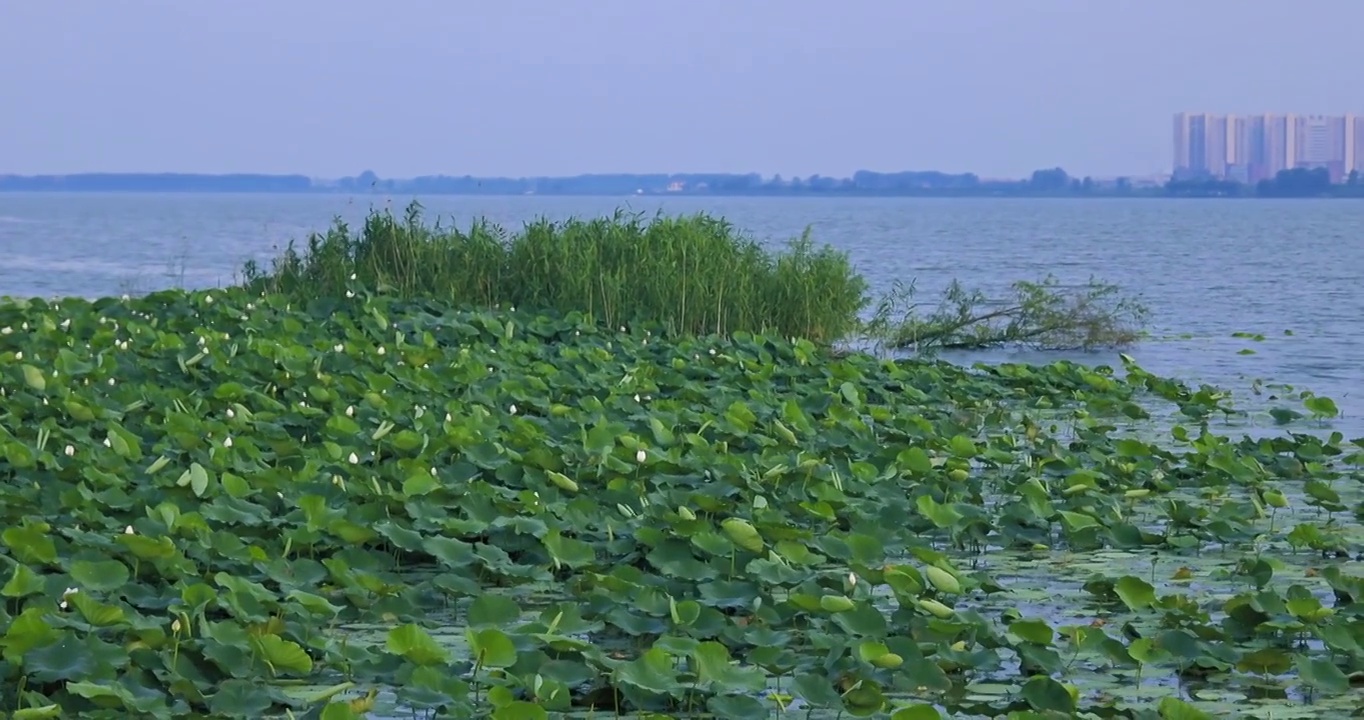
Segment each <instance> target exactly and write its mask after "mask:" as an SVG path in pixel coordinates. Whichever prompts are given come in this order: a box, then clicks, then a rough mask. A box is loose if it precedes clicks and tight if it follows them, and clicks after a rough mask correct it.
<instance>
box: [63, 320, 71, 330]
mask: <svg viewBox="0 0 1364 720" xmlns="http://www.w3.org/2000/svg"><path fill="white" fill-rule="evenodd" d="M61 328H62V329H63V330H69V329H71V318H67V319H65V320H63V321H62V324H61Z"/></svg>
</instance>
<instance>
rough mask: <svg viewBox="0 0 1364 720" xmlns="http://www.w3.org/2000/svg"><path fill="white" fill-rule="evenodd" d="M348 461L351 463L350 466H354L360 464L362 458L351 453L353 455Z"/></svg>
mask: <svg viewBox="0 0 1364 720" xmlns="http://www.w3.org/2000/svg"><path fill="white" fill-rule="evenodd" d="M346 459H347V460H349V461H350V464H351V465H354V464H356V463H358V462H360V458H359V457H358V456H356V454H355V453H351V454H350V457H348V458H346Z"/></svg>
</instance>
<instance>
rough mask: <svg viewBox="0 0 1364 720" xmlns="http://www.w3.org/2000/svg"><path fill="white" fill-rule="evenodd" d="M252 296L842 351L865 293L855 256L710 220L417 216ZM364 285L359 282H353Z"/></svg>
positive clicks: (317, 240)
mask: <svg viewBox="0 0 1364 720" xmlns="http://www.w3.org/2000/svg"><path fill="white" fill-rule="evenodd" d="M243 275H244V277H245V280H246V282H247V283H248V285H251V286H252V287H254V288H258V289H260V290H263V291H268V292H275V293H282V294H285V295H289V296H293V297H296V298H299V299H301V300H306V299H313V298H339V297H341V296H343V295H344V293H345V292H346V290H347V288H348V287H349V286H350V285H351V284H352V283H354V282H357V281H358V282H360V283H362V284H364V285H366V286H368V287H373V288H376V289H380V290H382V291H385V292H391V293H396V294H397V295H399V296H403V297H430V298H438V299H442V300H446V301H449V302H452V303H454V304H458V305H467V306H486V307H492V306H503V307H506V306H512V307H517V308H521V309H525V310H535V311H551V312H558V313H569V312H574V311H578V312H585V313H587V314H589V315H591V316H593V317H595V318H597V319H598V320H599V321H601V322H604V323H607V324H609V325H612V326H616V325H621V324H625V323H639V322H644V323H658V324H661V325H663V326H664V327H666V328H668V329H669V330H670V331H673V332H678V333H687V334H696V335H700V334H709V333H717V334H727V333H733V332H739V331H747V332H761V333H771V334H778V335H780V336H783V337H803V338H808V339H810V340H812V341H815V342H822V343H832V342H834V341H836V340H839V339H842V338H845V337H848V336H850V335H852V334H853V333H855V332H857V330H858V329H859V327H860V325H861V322H860V319H859V312H860V311H861V310H862V309H863V308H864V307H866V305H867V303H868V301H869V298H868V296H867V284H866V281H865V280H864V279H863V278H862V277H861V276H860V275H859V274H858V273H857V272H856V271H855V270H854V268H853V266H852V264H851V263H850V262H849V260H848V257H847V255H846V254H845V253H842V252H839V251H837V250H835V249H833V248H830V247H828V246H823V247H818V248H817V247H815V245H814V243H813V242H812V241H811V239H810V235H809V233H808V232H806V233H805V234H804V235H803V236H801V237H800V238H799V239H797V240H795V241H793V242H792V243H790V245H789V246H788V247H787V248H786V249H785V250H783V251H775V252H774V251H772V250H769V249H768V248H765V247H763V246H762V245H761V244H759V243H758V242H756V241H755V240H753V239H751V238H749V237H747V236H745V235H743V234H741V233H740V232H738V231H737V230H736V229H735V227H734V226H733V225H731V224H730V223H729V222H727V221H726V220H724V219H722V218H716V217H712V216H709V215H706V214H697V215H688V216H680V217H669V216H664V215H661V214H660V215H657V216H654V217H652V218H650V219H648V220H646V219H645V218H644V217H643V216H641V215H639V214H630V213H625V212H622V211H618V212H616V213H615V214H614V215H613V216H611V217H603V218H595V219H577V218H575V219H569V220H564V221H551V220H548V219H541V220H537V221H534V222H531V223H529V224H527V225H526V226H525V227H524V228H523V229H522V231H521V232H519V233H509V232H507V231H505V230H504V229H502V228H500V227H498V226H496V225H493V224H491V223H488V222H486V221H478V222H475V223H473V224H472V225H471V226H470V227H469V229H468V230H459V229H455V228H443V227H442V226H441V224H440V223H439V222H436V223H434V224H427V223H424V222H423V221H422V213H421V206H420V205H418V204H416V203H413V204H412V205H410V206H409V207H408V208H407V211H406V213H405V214H404V215H403V216H401V217H398V216H395V215H394V214H393V213H391V212H387V211H385V212H372V213H370V215H369V216H368V217H367V218H366V219H365V222H364V224H363V225H362V226H361V227H360V228H359V229H358V230H352V229H351V228H350V227H349V226H348V225H347V224H346V223H344V222H342V221H341V220H337V221H335V222H334V223H333V225H332V227H331V228H330V229H328V230H327V231H326V232H325V233H314V234H313V235H311V236H310V237H309V238H308V239H307V241H306V244H305V246H304V247H303V249H301V250H300V249H299V248H297V247H295V245H294V243H292V242H291V243H290V244H289V246H288V247H287V248H286V249H285V251H284V252H283V254H282V255H280V256H279V257H278V258H275V259H274V260H273V262H272V263H271V266H270V267H269V268H268V269H267V268H265V267H262V266H260V265H259V264H256V263H247V266H246V267H245V268H244V271H243ZM352 276H354V278H355V280H351V278H352Z"/></svg>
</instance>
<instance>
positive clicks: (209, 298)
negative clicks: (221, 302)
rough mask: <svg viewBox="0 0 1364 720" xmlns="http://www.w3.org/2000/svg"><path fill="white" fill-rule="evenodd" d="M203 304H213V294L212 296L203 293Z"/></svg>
mask: <svg viewBox="0 0 1364 720" xmlns="http://www.w3.org/2000/svg"><path fill="white" fill-rule="evenodd" d="M204 304H205V305H212V304H213V296H212V295H205V296H204Z"/></svg>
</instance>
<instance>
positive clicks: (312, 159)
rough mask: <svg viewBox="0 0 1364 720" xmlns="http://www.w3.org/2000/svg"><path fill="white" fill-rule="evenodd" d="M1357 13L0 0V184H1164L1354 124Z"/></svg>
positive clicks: (824, 2)
mask: <svg viewBox="0 0 1364 720" xmlns="http://www.w3.org/2000/svg"><path fill="white" fill-rule="evenodd" d="M1360 28H1364V1H1361V0H1310V1H1308V2H1299V3H1285V2H1270V0H1026V1H1025V2H1020V1H1019V0H839V1H838V2H831V1H830V0H687V1H686V2H650V1H647V0H582V1H581V2H564V0H497V1H496V2H474V1H472V0H390V1H389V2H375V1H374V0H194V1H193V2H188V1H186V0H119V1H118V2H111V1H110V0H59V1H56V0H45V1H35V0H0V63H2V64H3V67H4V68H6V69H5V70H4V71H3V72H0V173H22V174H33V173H73V172H204V173H224V172H261V173H302V174H306V175H310V176H314V177H324V178H334V177H341V176H347V175H355V174H358V173H359V172H360V171H362V170H373V171H374V172H376V173H378V174H379V176H381V177H411V176H415V175H427V174H447V175H466V174H468V175H477V176H546V175H575V174H580V173H609V172H622V173H632V172H640V173H643V172H759V173H762V174H764V175H772V174H782V175H784V176H787V177H789V176H791V175H800V176H808V175H811V174H815V173H818V174H821V175H832V176H847V175H850V174H851V173H852V172H853V171H855V170H858V169H869V170H878V171H898V170H942V171H947V172H974V173H977V174H978V175H981V176H982V177H1023V176H1027V175H1029V174H1030V173H1031V172H1032V171H1033V170H1034V169H1038V168H1050V167H1057V166H1060V167H1063V168H1065V169H1066V170H1067V171H1068V172H1070V173H1071V174H1072V175H1076V176H1082V175H1093V176H1095V177H1111V176H1116V175H1149V174H1152V173H1157V172H1161V171H1168V169H1169V166H1170V163H1171V153H1172V150H1171V143H1172V141H1171V125H1172V121H1171V117H1172V115H1173V114H1174V113H1175V112H1179V111H1191V112H1215V113H1223V112H1232V113H1248V112H1299V113H1328V114H1338V113H1346V112H1364V93H1361V92H1360V91H1359V84H1358V82H1357V81H1356V80H1355V78H1356V70H1357V69H1358V67H1359V64H1360V59H1359V56H1358V52H1357V48H1358V32H1359V30H1360Z"/></svg>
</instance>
